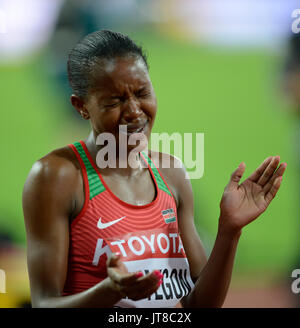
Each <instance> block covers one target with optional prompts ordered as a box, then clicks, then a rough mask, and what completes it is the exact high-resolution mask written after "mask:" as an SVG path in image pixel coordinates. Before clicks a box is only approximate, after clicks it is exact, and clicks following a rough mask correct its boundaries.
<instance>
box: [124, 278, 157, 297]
mask: <svg viewBox="0 0 300 328" xmlns="http://www.w3.org/2000/svg"><path fill="white" fill-rule="evenodd" d="M160 285H161V282H158V283H157V284H155V285H153V286H151V287H148V288H146V289H142V290H141V291H140V292H137V293H135V294H132V295H128V297H129V298H131V299H132V300H134V301H138V300H141V299H143V298H148V297H150V296H151V295H152V294H153V293H155V292H156V291H157V290H158V288H159V286H160Z"/></svg>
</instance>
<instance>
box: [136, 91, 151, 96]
mask: <svg viewBox="0 0 300 328" xmlns="http://www.w3.org/2000/svg"><path fill="white" fill-rule="evenodd" d="M150 94H151V92H150V91H149V90H147V89H141V90H139V91H138V92H137V93H136V96H137V97H141V98H145V97H148V96H150Z"/></svg>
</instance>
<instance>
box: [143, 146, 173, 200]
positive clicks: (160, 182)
mask: <svg viewBox="0 0 300 328" xmlns="http://www.w3.org/2000/svg"><path fill="white" fill-rule="evenodd" d="M142 154H143V156H144V157H145V158H146V160H147V162H148V164H149V165H150V167H151V169H152V172H153V174H154V177H155V180H156V182H157V186H158V188H159V189H160V190H162V191H164V192H166V193H167V194H168V195H170V196H171V197H172V194H171V192H170V190H169V189H168V187H167V186H166V184H165V182H164V180H163V179H162V177H161V175H160V174H159V172H158V169H157V168H156V166H155V165H154V163H153V162H152V160H151V158H150V157H148V155H147V154H146V153H145V152H144V151H142Z"/></svg>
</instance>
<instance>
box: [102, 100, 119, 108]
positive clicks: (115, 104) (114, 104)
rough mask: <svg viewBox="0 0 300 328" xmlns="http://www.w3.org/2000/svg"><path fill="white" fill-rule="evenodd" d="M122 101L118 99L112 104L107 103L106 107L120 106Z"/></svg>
mask: <svg viewBox="0 0 300 328" xmlns="http://www.w3.org/2000/svg"><path fill="white" fill-rule="evenodd" d="M120 103H121V102H120V101H117V102H114V103H111V104H106V105H104V108H115V107H118V106H119V105H120Z"/></svg>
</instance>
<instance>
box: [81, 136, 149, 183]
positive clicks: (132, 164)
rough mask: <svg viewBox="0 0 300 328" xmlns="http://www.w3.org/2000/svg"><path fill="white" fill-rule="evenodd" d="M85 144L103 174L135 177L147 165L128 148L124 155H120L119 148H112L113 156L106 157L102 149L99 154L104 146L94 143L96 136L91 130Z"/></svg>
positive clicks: (105, 152) (138, 154)
mask: <svg viewBox="0 0 300 328" xmlns="http://www.w3.org/2000/svg"><path fill="white" fill-rule="evenodd" d="M85 144H86V147H87V149H88V151H89V153H90V155H91V157H92V160H93V161H94V163H95V164H96V166H97V168H98V169H99V170H101V173H102V174H104V175H105V174H107V175H111V174H112V173H113V174H114V175H120V176H124V177H135V176H137V175H139V174H140V173H141V172H142V171H143V169H144V168H145V167H147V166H145V163H144V161H143V160H142V159H141V156H140V153H138V152H130V150H128V149H127V154H126V155H122V154H121V156H120V154H119V150H118V149H113V151H114V152H115V156H112V157H111V158H108V156H107V151H104V152H103V156H100V155H101V153H99V152H100V151H101V150H102V149H103V148H104V147H106V146H102V145H96V137H95V135H94V133H93V131H92V132H91V133H90V134H89V136H88V137H87V139H86V140H85ZM105 155H106V156H105ZM103 157H105V158H103Z"/></svg>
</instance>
